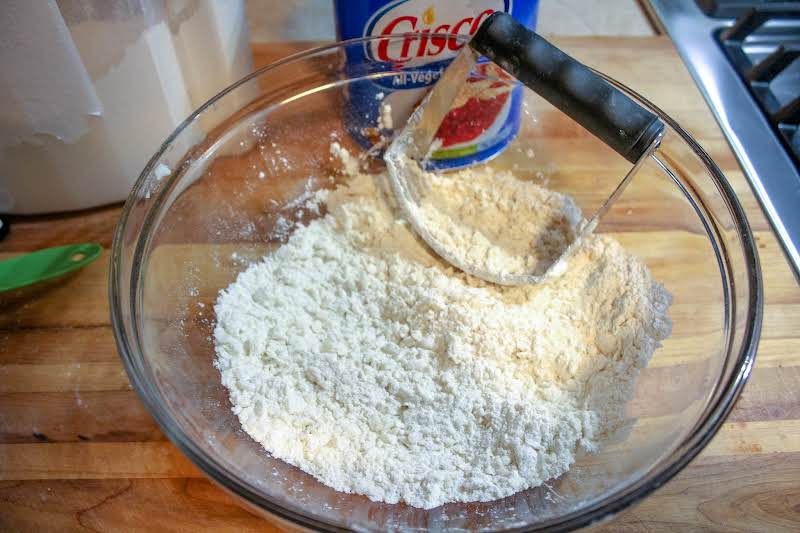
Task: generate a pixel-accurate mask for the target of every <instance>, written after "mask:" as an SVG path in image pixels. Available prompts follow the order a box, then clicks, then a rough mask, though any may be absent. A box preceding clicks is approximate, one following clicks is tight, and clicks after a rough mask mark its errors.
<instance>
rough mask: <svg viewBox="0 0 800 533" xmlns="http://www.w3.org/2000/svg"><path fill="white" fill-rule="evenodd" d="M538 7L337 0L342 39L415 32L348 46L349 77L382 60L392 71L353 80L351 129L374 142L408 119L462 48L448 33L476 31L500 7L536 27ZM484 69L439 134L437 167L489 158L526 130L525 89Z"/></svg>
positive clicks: (494, 1) (511, 0) (476, 1)
mask: <svg viewBox="0 0 800 533" xmlns="http://www.w3.org/2000/svg"><path fill="white" fill-rule="evenodd" d="M537 7H538V0H532V1H530V0H529V1H522V0H505V1H503V0H471V1H470V0H467V1H458V2H451V1H447V0H436V1H433V0H390V1H386V0H335V2H334V9H335V14H336V29H337V34H338V37H339V39H340V40H345V39H353V38H358V37H371V36H381V35H409V37H407V38H405V39H403V38H400V39H392V40H389V39H385V40H384V39H379V40H373V41H371V42H369V43H365V44H364V45H363V46H361V47H350V48H349V49H348V52H347V57H346V61H347V67H348V73H349V74H357V73H358V72H359V65H361V64H363V63H364V62H372V63H375V64H378V65H380V69H383V70H385V71H386V72H387V73H389V74H387V75H386V76H381V77H379V78H377V79H371V80H364V81H361V82H355V83H351V84H350V85H349V89H348V93H347V96H346V102H345V111H344V112H345V117H346V123H347V126H348V130H349V131H350V133H351V134H352V135H353V136H354V137H355V138H356V139H357V140H359V141H360V142H361V143H362V144H364V145H365V146H368V145H371V144H372V143H373V142H374V140H375V139H374V137H375V134H376V131H379V130H380V129H387V128H390V127H391V125H392V124H402V123H404V122H405V120H406V118H407V117H408V115H409V114H410V113H411V110H412V109H413V108H414V106H415V105H416V104H417V103H418V102H419V100H420V98H421V97H422V96H423V95H424V93H425V90H426V88H428V87H429V86H430V85H432V84H434V83H435V82H436V80H437V79H438V78H439V76H440V75H441V72H442V70H443V69H444V68H445V67H446V66H447V64H448V63H449V62H450V61H451V60H452V59H453V57H455V55H456V54H457V53H458V51H459V49H460V48H461V47H462V46H463V44H461V43H459V42H457V41H456V40H455V39H449V38H447V37H444V36H443V34H449V35H473V34H474V33H475V32H476V31H478V28H479V27H480V24H481V22H483V21H484V20H485V19H486V18H487V17H488V16H489V15H491V14H492V13H493V12H495V11H505V12H507V13H510V14H511V15H513V16H514V17H515V18H516V19H517V20H519V21H520V22H522V23H524V24H525V25H526V26H528V27H530V28H534V27H535V25H536V12H537ZM410 34H415V36H414V37H410ZM434 34H436V35H434ZM362 70H363V69H362ZM479 70H480V72H479V73H478V74H479V76H476V77H471V78H470V80H469V84H468V85H467V90H465V91H464V92H463V93H462V96H461V97H460V98H459V99H458V100H457V102H456V104H455V106H456V107H454V109H452V110H451V112H450V113H449V114H448V115H447V117H446V118H445V120H444V122H443V123H442V126H441V128H440V130H439V133H438V134H437V139H438V141H439V142H440V143H441V144H440V148H439V149H438V150H436V151H435V152H433V154H432V158H433V163H432V166H433V167H435V168H438V169H449V168H458V167H463V166H467V165H469V164H472V163H474V162H477V161H483V160H486V159H489V158H491V157H493V156H494V155H496V154H497V153H499V152H500V151H501V150H503V148H505V147H506V146H507V145H508V144H509V143H510V142H511V140H512V139H513V138H514V136H515V135H516V134H517V131H518V130H519V124H520V106H521V100H522V88H521V87H512V86H511V85H510V84H505V83H497V82H496V80H497V78H498V77H503V75H504V74H503V73H502V72H500V71H499V69H497V67H495V66H494V65H493V64H491V63H483V64H481V65H480V66H479ZM492 78H494V80H495V81H494V82H492ZM387 115H389V116H387Z"/></svg>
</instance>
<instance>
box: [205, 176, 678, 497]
mask: <svg viewBox="0 0 800 533" xmlns="http://www.w3.org/2000/svg"><path fill="white" fill-rule="evenodd" d="M349 168H350V172H351V173H352V176H351V177H350V180H349V182H348V184H347V185H346V186H341V187H339V188H338V189H335V190H333V191H330V192H327V191H326V192H320V193H318V195H317V199H318V200H319V201H324V202H325V204H326V206H327V214H326V215H325V216H324V217H322V218H319V219H316V220H313V221H311V222H310V223H309V224H308V225H307V226H305V227H301V228H299V229H297V230H296V231H295V232H294V233H293V234H292V235H291V237H290V238H289V239H288V242H286V244H284V245H282V246H281V247H280V248H278V249H277V250H276V251H275V252H273V253H272V254H271V255H268V256H267V257H265V258H264V259H263V261H261V262H259V263H256V264H253V265H252V266H250V267H249V268H248V269H247V270H246V271H244V272H242V273H241V274H240V275H239V277H238V279H237V280H236V281H235V282H234V283H233V284H231V286H230V287H228V288H227V289H225V290H223V291H222V292H221V293H220V295H219V298H218V300H217V303H216V306H215V311H216V317H217V325H216V329H215V331H214V340H215V345H216V351H217V357H216V362H215V365H216V367H217V368H218V369H219V371H220V373H221V376H222V383H223V384H224V385H225V386H226V387H227V388H228V390H229V392H230V399H231V403H232V405H233V410H234V412H235V413H236V415H237V416H238V417H239V420H240V421H241V424H242V427H243V428H244V430H245V431H247V433H249V434H250V435H251V436H252V437H253V438H254V439H255V440H256V441H258V442H260V443H261V444H262V445H263V446H264V448H266V450H268V451H269V452H270V453H272V454H273V455H274V456H275V457H278V458H280V459H283V460H284V461H286V462H288V463H291V464H293V465H296V466H298V467H299V468H301V469H303V470H304V471H306V472H308V473H309V474H311V475H313V476H314V477H316V478H317V479H319V480H320V481H322V482H323V483H325V484H327V485H329V486H331V487H333V488H334V489H336V490H340V491H344V492H353V493H359V494H364V495H366V496H368V497H369V498H371V499H373V500H376V501H384V502H389V503H395V502H400V501H403V502H406V503H408V504H410V505H413V506H416V507H422V508H432V507H436V506H438V505H441V504H443V503H446V502H453V501H488V500H493V499H496V498H502V497H504V496H508V495H510V494H513V493H515V492H517V491H520V490H524V489H527V488H530V487H534V486H537V485H540V484H542V483H544V482H545V481H547V480H548V479H552V478H554V477H557V476H559V475H561V474H563V473H564V472H566V471H567V470H568V469H569V468H570V466H571V465H572V464H573V463H574V461H575V457H576V455H577V454H580V453H584V452H588V453H591V452H594V451H596V450H597V449H598V447H600V446H601V445H602V441H603V439H604V438H606V437H607V436H608V435H609V434H610V433H611V432H613V431H614V430H615V429H617V428H618V427H619V426H620V424H621V422H622V420H623V418H624V407H625V404H626V402H627V401H628V400H629V399H630V398H631V396H632V394H633V390H634V386H635V380H636V376H637V374H638V372H639V370H640V369H641V368H643V367H644V366H645V365H646V364H647V362H648V360H649V359H650V357H651V355H652V353H653V351H654V350H655V349H656V348H657V347H658V345H659V342H660V341H661V340H662V339H664V338H666V337H667V335H668V334H669V332H670V321H669V319H668V318H667V308H668V307H669V304H670V300H671V298H670V295H669V293H668V292H667V291H666V290H665V289H664V288H663V286H662V285H660V284H659V283H657V282H655V281H653V279H652V278H651V275H650V273H649V271H648V270H647V268H646V267H645V266H644V265H643V264H642V263H641V262H640V261H639V260H638V259H636V258H635V257H634V256H632V255H631V254H629V253H628V252H626V251H625V250H624V249H623V248H622V246H621V245H620V244H619V243H618V242H617V241H615V240H614V239H611V238H608V237H603V236H592V237H589V238H587V239H586V241H585V242H584V243H582V245H581V248H580V249H579V250H578V251H577V252H576V253H575V254H573V255H572V256H571V257H570V258H569V262H568V265H567V268H566V270H565V272H564V273H563V274H562V275H560V276H558V277H554V278H552V279H548V280H546V281H545V282H543V283H540V284H538V285H533V286H522V287H502V286H498V285H492V284H489V283H485V282H483V281H480V280H477V279H475V278H471V277H468V276H467V275H465V274H463V273H461V272H460V271H457V270H454V269H452V268H451V267H449V266H447V265H445V264H443V263H442V262H441V261H440V260H439V259H438V258H437V257H436V256H434V255H433V254H432V253H431V252H430V250H428V249H427V248H426V247H425V246H424V244H422V243H421V241H420V240H419V239H418V238H417V237H416V236H415V235H414V233H413V232H412V230H411V229H410V228H409V227H408V226H407V225H406V223H405V222H404V221H403V220H402V218H401V217H400V216H399V215H398V213H397V212H396V209H395V207H394V206H393V204H392V201H391V197H390V196H389V195H387V194H386V192H385V191H386V188H385V184H384V180H385V176H382V175H367V174H360V173H359V172H358V170H357V166H354V165H350V167H349ZM469 172H471V173H473V174H472V177H473V178H476V176H475V173H476V172H479V171H476V170H471V171H469ZM485 172H486V173H487V174H485V176H483V177H481V176H477V179H484V178H485V179H489V178H492V179H494V183H495V187H496V189H495V190H496V194H497V195H502V194H503V193H504V191H505V192H513V194H515V195H517V198H518V200H519V201H531V202H534V205H535V202H536V201H537V199H542V198H551V197H550V196H548V195H547V194H544V193H543V192H542V189H541V188H540V187H538V186H537V185H535V184H533V183H530V182H525V181H522V180H519V179H517V178H516V177H514V176H513V175H512V174H508V173H504V174H499V175H491V174H490V173H491V171H489V170H486V171H485ZM452 179H458V174H454V175H453V176H452ZM433 186H434V187H436V186H439V187H449V189H448V194H461V193H462V192H463V191H462V189H463V188H460V187H458V186H455V185H454V184H453V183H452V182H447V181H446V180H443V181H442V182H441V183H438V184H433ZM493 194H494V193H493ZM481 198H482V197H481V196H480V195H478V196H476V201H478V202H480V201H482V200H481ZM487 198H488V197H487ZM489 200H491V198H489ZM498 205H499V206H502V205H503V202H501V201H496V202H495V207H496V206H498ZM493 208H494V207H493ZM498 257H502V255H499V256H498Z"/></svg>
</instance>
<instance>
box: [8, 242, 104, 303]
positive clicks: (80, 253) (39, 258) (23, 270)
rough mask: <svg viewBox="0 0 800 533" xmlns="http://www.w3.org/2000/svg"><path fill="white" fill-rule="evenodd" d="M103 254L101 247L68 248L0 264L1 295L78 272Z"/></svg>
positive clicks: (60, 248)
mask: <svg viewBox="0 0 800 533" xmlns="http://www.w3.org/2000/svg"><path fill="white" fill-rule="evenodd" d="M102 251H103V247H102V246H100V245H99V244H94V243H83V244H69V245H67V246H56V247H55V248H46V249H44V250H39V251H37V252H33V253H30V254H25V255H20V256H18V257H12V258H11V259H6V260H5V261H0V292H6V291H12V290H15V289H20V288H22V287H27V286H28V285H33V284H35V283H39V282H42V281H47V280H52V279H55V278H59V277H61V276H64V275H66V274H70V273H72V272H75V271H76V270H80V269H81V268H83V267H85V266H86V265H88V264H89V263H91V262H92V261H94V260H95V259H97V258H98V257H100V254H101V253H102Z"/></svg>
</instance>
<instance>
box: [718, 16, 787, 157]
mask: <svg viewBox="0 0 800 533" xmlns="http://www.w3.org/2000/svg"><path fill="white" fill-rule="evenodd" d="M735 3H736V4H737V7H741V4H743V3H744V2H735ZM756 3H757V4H759V5H756V7H750V8H749V9H747V10H744V11H743V14H742V15H741V16H740V17H739V18H738V19H737V20H736V23H735V24H734V25H733V26H731V27H729V28H727V29H725V30H723V31H720V32H719V34H718V35H719V40H720V42H721V43H722V46H723V49H724V50H725V53H726V54H727V56H728V58H729V59H730V60H731V62H732V63H733V66H734V67H735V68H736V70H737V72H738V73H739V75H740V76H741V77H742V80H743V81H744V82H745V83H746V84H747V85H748V86H749V88H750V91H751V92H752V93H753V95H754V96H755V99H756V101H757V102H758V104H759V106H760V107H761V109H762V111H763V112H764V113H765V114H766V116H767V118H768V119H769V121H770V123H771V124H772V126H773V128H774V129H775V131H776V133H777V135H778V137H779V138H780V139H781V141H782V142H783V143H784V145H785V146H786V147H787V149H788V150H789V151H790V153H791V154H792V155H793V156H794V162H795V165H796V166H800V132H799V131H798V130H800V128H799V127H798V125H800V61H798V59H799V58H800V2H762V3H758V2H756ZM726 4H727V3H726ZM727 5H728V8H730V5H729V4H727Z"/></svg>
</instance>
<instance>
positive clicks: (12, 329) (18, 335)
mask: <svg viewBox="0 0 800 533" xmlns="http://www.w3.org/2000/svg"><path fill="white" fill-rule="evenodd" d="M554 41H556V43H557V44H558V45H560V46H561V47H563V48H564V49H565V50H567V51H568V52H570V53H572V54H573V55H575V56H576V57H578V58H579V59H581V60H583V61H584V62H586V63H587V64H589V65H591V66H592V67H594V68H596V69H598V70H600V71H602V72H605V73H607V74H609V75H610V76H612V77H614V78H616V79H618V80H620V81H622V82H623V83H625V84H627V85H628V86H630V87H631V88H633V89H634V90H636V91H638V92H640V93H642V94H644V95H646V96H647V97H648V98H649V99H650V100H651V101H653V102H654V103H655V104H656V105H658V106H659V107H661V108H662V109H664V110H665V111H666V112H667V113H669V114H670V115H671V116H673V117H674V118H675V119H677V121H678V122H679V123H681V124H682V125H683V126H684V127H685V128H686V129H687V130H688V131H689V132H690V133H691V134H692V135H694V136H695V138H697V139H698V141H699V142H700V144H701V145H702V146H703V147H705V148H706V150H707V151H708V152H709V153H710V154H711V156H712V157H713V158H714V160H715V161H716V162H717V163H718V164H719V166H720V167H721V169H722V171H723V172H724V174H725V175H726V176H727V177H728V179H729V180H730V181H731V183H732V185H733V187H734V189H735V190H736V192H737V194H738V195H739V198H740V200H741V203H742V204H743V205H744V207H745V210H746V212H747V215H748V217H749V220H750V224H751V226H752V228H753V230H754V232H755V235H756V239H757V242H758V252H759V254H760V259H761V265H762V269H763V277H764V287H765V307H764V324H763V330H762V336H761V342H760V346H759V350H758V355H757V359H756V366H755V369H754V370H753V372H752V375H751V377H750V380H749V382H748V384H747V386H746V387H745V389H744V392H743V393H742V395H741V397H740V399H739V401H738V403H737V404H736V407H735V408H734V410H733V411H732V413H731V414H730V416H729V417H728V419H727V421H726V422H725V424H724V425H723V427H722V429H721V430H720V432H719V433H718V434H717V436H716V437H715V438H714V439H713V440H712V441H711V443H710V444H709V446H708V447H707V448H706V449H705V450H704V451H703V452H702V453H701V454H700V455H699V456H698V457H697V458H696V459H695V460H694V461H693V462H692V463H691V464H690V465H689V466H688V467H687V468H686V469H684V470H683V471H682V472H681V473H680V474H678V475H677V476H676V477H675V478H674V479H672V480H671V481H670V482H669V483H667V484H666V485H665V486H663V487H661V488H660V489H658V490H657V491H656V492H655V493H654V494H652V495H651V496H649V497H648V498H647V499H645V500H644V501H643V502H641V503H640V504H639V505H637V506H635V507H633V508H631V509H628V510H627V511H625V512H623V513H622V514H621V515H619V516H618V517H616V518H615V519H614V520H613V521H612V522H609V523H606V524H604V525H602V526H600V527H595V528H594V530H601V529H602V530H604V531H605V530H607V531H674V530H676V529H680V530H718V531H798V530H800V287H798V284H797V282H796V281H795V279H794V277H793V276H792V274H791V272H790V270H789V267H788V265H787V263H786V261H785V259H784V257H783V255H782V253H781V250H780V247H779V245H778V243H777V242H776V240H775V237H774V235H773V233H772V232H771V231H770V228H769V225H768V223H767V221H766V219H765V218H764V216H763V215H762V213H761V211H760V209H759V207H758V204H757V202H756V200H755V198H754V196H753V195H752V193H751V191H750V189H749V186H748V184H747V182H746V180H745V178H744V176H743V174H742V172H741V169H740V168H739V166H738V164H737V162H736V159H735V158H734V156H733V154H732V152H731V151H730V148H729V147H728V145H727V143H726V141H725V139H724V137H723V135H722V133H721V131H720V130H719V128H718V127H717V125H716V123H715V122H714V119H713V117H712V115H711V113H710V111H709V110H708V108H707V106H706V104H705V102H704V101H703V99H702V97H701V96H700V93H699V92H698V90H697V88H696V87H695V85H694V83H693V81H692V79H691V78H690V76H689V74H688V73H687V71H686V69H685V68H684V66H683V64H682V63H681V60H680V58H679V57H678V55H677V53H676V52H675V50H674V48H673V47H672V44H671V43H670V41H669V40H668V39H667V38H665V37H641V38H632V37H628V38H598V37H592V38H559V39H554ZM304 47H305V46H303V45H301V44H293V45H284V44H271V45H256V46H255V57H256V63H257V64H260V65H263V64H267V63H269V62H270V61H272V60H274V59H277V58H279V57H283V56H285V55H286V54H288V53H291V52H294V51H297V50H299V49H302V48H304ZM142 163H143V164H144V161H143V162H142ZM120 211H121V206H119V205H117V206H111V207H104V208H98V209H93V210H90V211H84V212H80V213H73V214H64V215H50V216H41V217H17V218H14V219H12V230H11V234H10V235H9V236H8V237H7V238H6V239H5V240H4V241H2V242H0V258H7V257H11V256H12V255H15V254H19V253H24V252H28V251H33V250H38V249H41V248H46V247H49V246H58V245H62V244H71V243H78V242H88V241H94V242H98V243H100V244H102V245H103V246H104V247H105V248H106V251H105V253H104V255H103V256H102V257H101V259H100V260H98V261H96V262H95V263H93V264H91V265H90V266H89V267H87V268H86V269H84V270H83V271H81V272H80V273H79V274H78V275H76V276H74V277H71V278H70V279H68V280H65V281H63V282H62V283H60V284H56V285H53V286H48V287H45V288H44V289H43V290H41V291H40V292H38V293H34V294H32V295H31V296H30V297H29V298H28V299H27V300H24V301H23V302H17V303H15V304H13V305H11V306H6V307H4V308H0V531H42V530H52V531H83V530H92V531H121V530H129V529H137V528H138V529H145V530H168V531H201V530H213V531H227V530H230V531H273V530H280V529H279V526H277V525H273V524H271V523H270V522H268V521H265V520H264V519H262V518H260V517H258V516H256V515H254V514H251V513H250V512H249V511H247V510H246V509H244V508H243V507H240V506H239V505H238V504H237V503H236V501H235V500H234V499H233V498H232V497H231V496H229V495H227V494H226V493H225V492H223V491H222V490H221V489H219V488H217V487H216V486H215V485H214V484H213V483H211V482H210V481H208V480H207V479H206V478H205V477H204V476H203V474H202V473H201V472H200V471H199V470H198V469H197V468H195V467H194V466H193V465H192V464H191V463H190V462H189V461H188V460H187V459H186V458H185V457H184V456H183V455H182V454H181V453H180V452H179V451H178V450H177V449H176V448H175V447H174V446H173V445H172V444H171V443H170V442H169V441H168V440H167V439H166V437H165V436H164V435H163V433H162V432H161V431H160V430H159V428H158V426H157V424H156V423H155V422H154V420H153V419H152V418H151V417H150V415H149V414H148V413H147V411H146V410H145V408H144V406H143V405H142V403H141V402H140V401H139V399H138V398H137V396H136V393H135V392H134V391H133V390H132V389H131V386H130V384H129V382H128V378H127V376H126V374H125V371H124V370H123V367H122V364H121V363H120V360H119V358H118V356H117V351H116V347H115V345H114V338H113V335H112V332H111V326H110V322H109V310H108V301H107V300H108V298H107V293H108V291H107V279H108V257H109V253H108V248H110V246H111V239H112V233H113V229H114V225H115V224H116V221H117V218H118V216H119V214H120Z"/></svg>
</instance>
